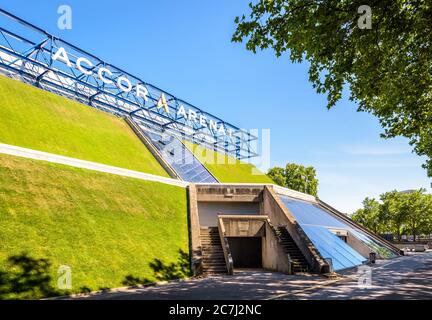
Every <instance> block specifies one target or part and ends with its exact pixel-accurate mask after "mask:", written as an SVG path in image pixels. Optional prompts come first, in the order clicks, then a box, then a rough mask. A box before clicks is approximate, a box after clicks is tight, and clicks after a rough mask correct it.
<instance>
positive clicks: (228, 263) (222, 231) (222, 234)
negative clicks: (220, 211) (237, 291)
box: [218, 217, 234, 275]
mask: <svg viewBox="0 0 432 320" xmlns="http://www.w3.org/2000/svg"><path fill="white" fill-rule="evenodd" d="M218 230H219V237H220V240H221V245H222V249H223V253H224V257H225V264H226V267H227V273H228V274H229V275H232V274H234V262H233V259H232V256H231V250H230V247H229V244H228V239H227V237H226V233H225V226H224V223H223V219H222V218H221V217H219V218H218Z"/></svg>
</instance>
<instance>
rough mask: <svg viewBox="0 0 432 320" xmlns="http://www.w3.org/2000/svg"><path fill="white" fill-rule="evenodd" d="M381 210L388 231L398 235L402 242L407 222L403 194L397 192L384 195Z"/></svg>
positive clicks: (381, 197)
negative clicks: (403, 230)
mask: <svg viewBox="0 0 432 320" xmlns="http://www.w3.org/2000/svg"><path fill="white" fill-rule="evenodd" d="M380 199H381V201H382V204H381V207H380V210H381V217H382V220H383V221H385V225H386V229H387V230H389V231H391V232H392V233H394V234H396V236H397V239H398V241H401V236H402V229H403V227H404V225H405V223H406V220H407V208H406V207H404V206H403V205H402V194H401V193H400V192H398V191H396V190H394V191H391V192H386V193H383V194H382V195H381V196H380Z"/></svg>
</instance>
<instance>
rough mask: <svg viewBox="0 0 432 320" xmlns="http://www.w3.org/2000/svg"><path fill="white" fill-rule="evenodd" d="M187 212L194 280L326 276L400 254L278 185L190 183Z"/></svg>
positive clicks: (346, 220) (324, 207) (318, 203)
mask: <svg viewBox="0 0 432 320" xmlns="http://www.w3.org/2000/svg"><path fill="white" fill-rule="evenodd" d="M189 208H190V211H189V219H190V240H191V241H190V243H191V252H192V255H191V264H192V270H193V273H194V274H195V275H199V274H202V273H204V274H213V273H228V274H233V272H234V268H235V267H251V268H256V267H261V268H263V269H266V270H271V271H279V272H283V273H286V274H293V273H298V272H304V271H307V272H313V273H329V272H332V271H333V270H341V269H345V268H348V267H351V266H355V265H360V264H363V263H367V262H368V259H369V256H370V254H371V253H375V254H376V255H377V256H378V258H390V257H394V256H398V255H399V254H400V253H399V250H398V249H397V248H396V247H394V246H393V245H392V244H390V243H388V242H387V241H385V240H384V239H381V238H380V237H378V236H377V235H374V234H373V233H371V232H370V231H368V230H366V229H365V228H363V227H361V226H359V225H357V224H356V223H355V222H353V221H351V219H349V218H348V217H347V216H345V215H343V214H341V213H340V212H337V211H336V210H335V209H334V208H332V207H330V206H328V205H327V204H325V203H324V202H322V201H320V200H318V199H316V198H315V197H312V196H310V195H306V194H303V193H299V192H296V191H292V190H289V189H286V188H281V187H278V186H274V185H253V184H251V185H246V184H230V185H222V184H192V185H190V186H189ZM308 210H309V211H310V214H309V216H308V212H309V211H308ZM302 214H303V215H306V216H307V218H308V219H312V220H311V221H312V222H311V221H305V220H304V219H303V216H302ZM323 217H324V218H325V219H327V220H326V221H325V223H324V222H321V221H320V220H322V219H323ZM331 219H333V220H334V221H333V220H331ZM315 221H316V222H315ZM327 221H330V222H331V223H330V222H329V223H328V225H326V223H327ZM332 250H333V251H334V252H332Z"/></svg>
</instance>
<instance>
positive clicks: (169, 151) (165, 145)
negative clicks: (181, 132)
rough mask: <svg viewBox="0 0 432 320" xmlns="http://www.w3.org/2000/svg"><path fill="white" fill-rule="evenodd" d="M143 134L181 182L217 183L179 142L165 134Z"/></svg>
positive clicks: (146, 132) (144, 131)
mask: <svg viewBox="0 0 432 320" xmlns="http://www.w3.org/2000/svg"><path fill="white" fill-rule="evenodd" d="M143 133H144V134H145V135H146V136H147V137H148V138H149V139H150V140H151V142H152V143H153V145H154V146H155V147H156V149H158V150H159V152H160V153H161V155H162V157H163V158H164V160H165V161H167V162H168V163H169V164H170V165H171V167H172V168H173V169H174V170H175V171H176V172H177V174H178V175H179V176H180V177H181V178H182V179H183V180H185V181H189V182H194V183H217V180H216V179H215V178H214V177H213V176H212V175H211V174H210V172H209V171H208V170H207V168H205V167H204V166H203V165H202V164H201V162H199V161H198V160H197V159H196V158H195V157H194V155H193V154H192V152H190V151H189V149H188V148H186V146H185V145H184V144H183V143H182V142H181V141H180V140H178V139H177V138H175V137H172V136H169V135H167V134H159V133H154V132H149V131H147V130H143Z"/></svg>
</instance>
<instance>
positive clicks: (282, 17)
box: [232, 0, 432, 176]
mask: <svg viewBox="0 0 432 320" xmlns="http://www.w3.org/2000/svg"><path fill="white" fill-rule="evenodd" d="M361 5H369V6H370V8H371V10H372V17H371V28H370V29H364V28H360V27H359V21H360V22H362V21H364V19H365V11H363V10H360V12H359V8H360V6H361ZM249 6H250V10H251V12H250V14H249V15H248V16H247V17H246V16H245V15H243V16H242V17H237V18H236V19H235V22H236V23H237V29H236V31H235V33H234V35H233V38H232V40H233V41H235V42H241V41H243V40H246V48H247V49H248V50H250V51H252V52H254V53H255V52H256V51H257V49H266V48H272V49H273V50H274V51H275V53H276V55H277V56H280V55H282V54H284V53H287V54H288V56H289V57H290V59H291V61H293V62H302V61H304V60H307V61H308V62H309V65H310V67H309V79H310V81H311V82H312V84H313V87H314V88H315V89H316V90H317V92H319V93H326V94H327V100H328V104H327V107H328V108H331V107H333V106H334V105H335V104H336V102H337V101H338V100H340V99H341V97H342V91H343V89H344V87H345V86H349V88H350V92H351V95H350V100H352V101H355V102H357V103H358V110H359V111H365V112H369V113H371V114H373V115H375V116H377V117H378V119H379V121H380V123H381V125H382V126H383V128H384V133H383V134H382V136H383V137H384V138H392V137H395V136H404V137H407V138H408V139H409V140H410V144H411V145H413V146H414V151H415V152H416V153H417V154H419V155H425V156H427V158H428V159H427V162H426V164H425V165H424V167H425V168H426V169H427V170H428V174H429V176H432V160H431V159H432V126H431V125H430V124H431V121H432V94H431V89H432V23H431V17H432V2H431V1H430V0H415V1H407V0H380V1H377V0H349V1H347V0H321V1H317V0H264V1H257V2H256V4H252V3H251V4H250V5H249ZM362 25H363V24H360V26H362Z"/></svg>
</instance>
